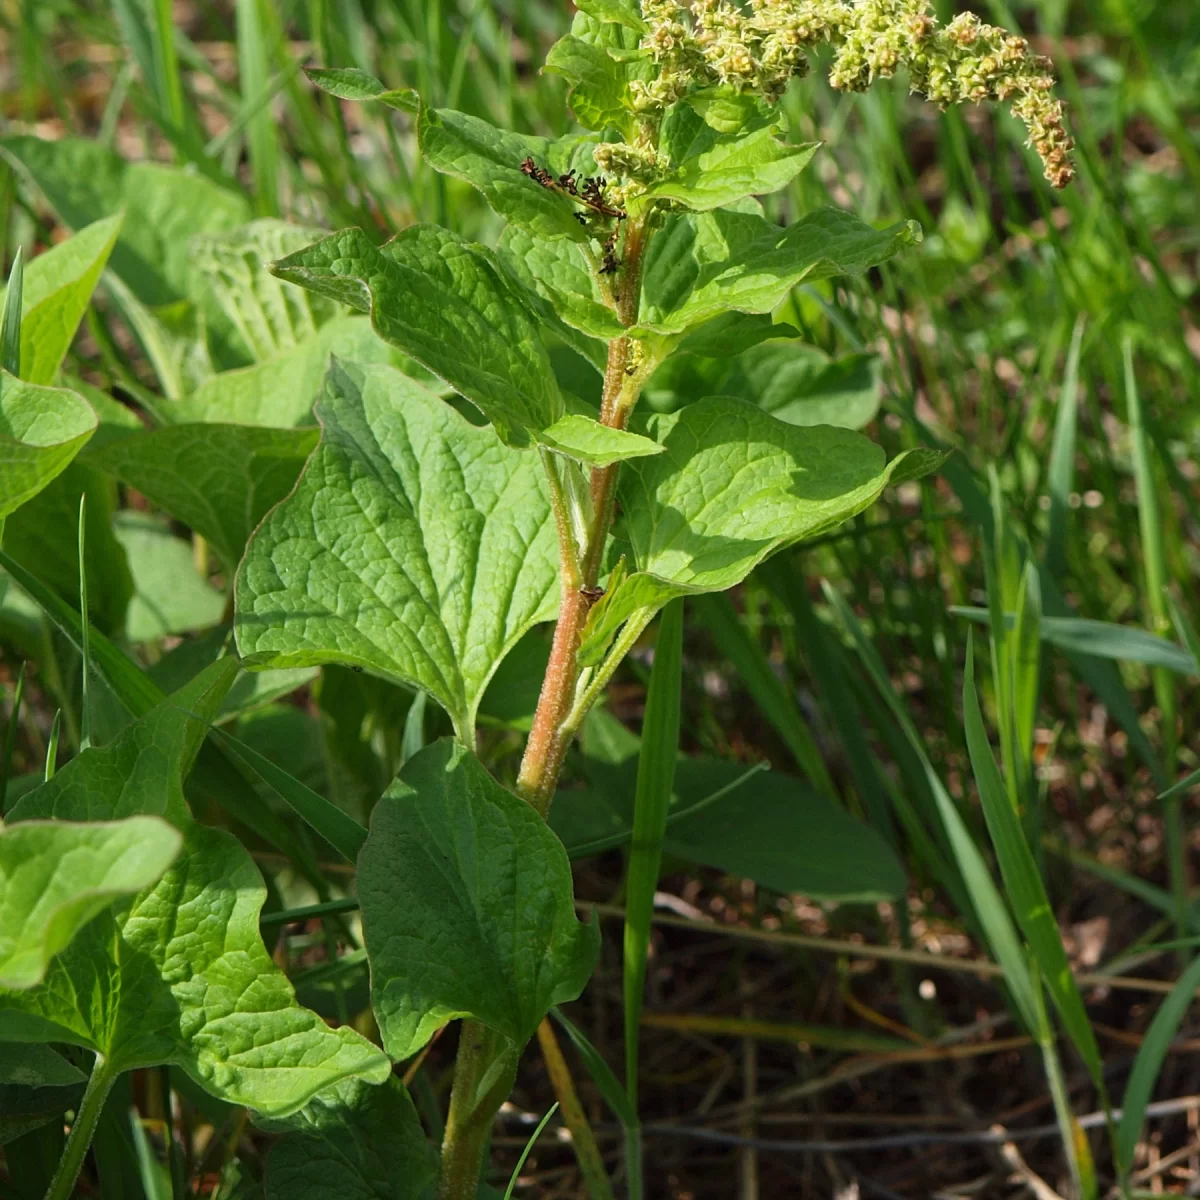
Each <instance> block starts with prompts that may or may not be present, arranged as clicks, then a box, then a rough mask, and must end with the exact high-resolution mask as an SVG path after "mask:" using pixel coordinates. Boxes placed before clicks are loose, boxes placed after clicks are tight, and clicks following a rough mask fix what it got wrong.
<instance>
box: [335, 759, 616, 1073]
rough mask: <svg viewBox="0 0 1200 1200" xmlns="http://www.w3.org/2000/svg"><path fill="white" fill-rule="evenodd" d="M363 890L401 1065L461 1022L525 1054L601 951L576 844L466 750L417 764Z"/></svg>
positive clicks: (379, 839) (374, 983) (384, 1015)
mask: <svg viewBox="0 0 1200 1200" xmlns="http://www.w3.org/2000/svg"><path fill="white" fill-rule="evenodd" d="M358 894H359V898H360V900H361V902H362V915H363V935H364V937H365V939H366V944H367V952H368V954H369V955H370V959H371V989H372V1003H373V1005H374V1008H375V1018H376V1020H377V1021H378V1022H379V1030H380V1033H381V1034H382V1036H383V1044H384V1047H385V1048H386V1049H387V1051H388V1053H389V1054H390V1055H391V1056H392V1057H393V1058H394V1059H397V1060H399V1059H404V1058H407V1057H408V1056H409V1055H410V1054H413V1053H415V1052H416V1051H417V1050H419V1049H420V1048H421V1047H422V1046H423V1045H424V1044H425V1043H426V1042H427V1041H428V1040H429V1039H430V1038H431V1037H432V1036H433V1034H434V1032H435V1031H436V1030H437V1029H438V1028H439V1027H440V1026H441V1025H443V1024H445V1022H446V1021H449V1020H452V1019H454V1018H455V1017H470V1018H473V1019H474V1020H477V1021H480V1022H482V1023H483V1024H484V1025H487V1026H489V1027H490V1028H492V1029H494V1030H496V1031H497V1032H499V1033H501V1034H503V1035H504V1036H505V1037H507V1038H508V1039H509V1040H510V1041H511V1042H513V1043H514V1044H515V1045H517V1046H523V1045H524V1044H525V1042H526V1041H528V1040H529V1038H530V1037H532V1036H533V1033H534V1031H535V1030H536V1029H537V1026H538V1023H539V1022H540V1021H541V1019H542V1018H543V1017H544V1016H545V1015H546V1013H547V1012H548V1011H549V1009H550V1007H551V1006H552V1005H555V1004H561V1003H565V1002H566V1001H568V1000H573V999H575V997H577V996H578V995H579V994H580V992H581V991H582V990H583V988H584V985H585V984H586V983H587V981H588V978H589V976H590V975H591V973H592V966H593V964H594V963H595V960H596V954H597V952H598V950H599V945H600V935H599V928H598V926H596V925H595V923H592V924H590V925H583V924H581V923H580V922H579V921H578V920H577V919H576V916H575V908H574V902H573V886H572V881H571V868H570V864H569V863H568V861H567V853H566V851H565V850H564V849H563V846H562V843H561V842H560V841H559V840H558V838H557V837H555V835H554V834H553V833H552V832H551V831H550V829H549V827H548V826H547V825H546V823H545V822H544V821H543V820H542V819H541V817H539V816H538V814H537V813H536V812H534V810H533V808H531V807H530V805H528V804H527V803H526V802H525V801H524V800H521V799H520V798H519V797H517V796H515V795H513V793H512V792H510V791H508V789H507V788H504V787H501V785H500V784H499V783H497V782H496V781H495V780H494V779H493V778H492V777H491V776H490V775H489V774H488V772H487V771H486V770H485V769H484V767H483V765H482V764H481V763H480V762H479V760H478V759H477V758H475V756H474V755H472V754H471V753H470V752H469V751H467V750H466V749H465V748H464V747H463V746H462V745H460V744H459V743H457V742H452V741H448V740H444V741H440V742H435V743H434V744H433V745H432V746H428V747H426V749H424V750H422V751H421V752H420V753H419V754H417V755H416V756H415V757H414V758H412V759H410V760H409V761H408V762H407V763H406V764H405V766H404V769H403V770H402V771H401V773H400V776H399V778H398V779H397V780H396V781H395V782H394V783H393V784H392V786H391V787H390V788H389V789H388V791H387V792H386V793H384V796H383V798H382V799H381V800H380V801H379V803H378V804H377V805H376V806H375V809H374V811H373V812H372V814H371V832H370V836H369V837H368V838H367V842H366V845H365V846H364V847H363V850H362V853H361V854H360V855H359V859H358Z"/></svg>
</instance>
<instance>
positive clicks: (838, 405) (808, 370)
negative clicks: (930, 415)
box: [733, 342, 883, 429]
mask: <svg viewBox="0 0 1200 1200" xmlns="http://www.w3.org/2000/svg"><path fill="white" fill-rule="evenodd" d="M738 365H739V367H740V368H741V375H742V380H743V382H742V384H741V386H735V388H734V389H733V390H734V394H736V395H741V396H744V397H745V398H746V399H747V400H752V401H754V403H755V404H757V405H758V406H759V407H760V408H762V409H763V410H764V411H765V412H769V413H773V414H774V415H775V416H777V417H778V418H779V419H780V420H781V421H787V423H788V424H789V425H836V426H838V427H839V428H841V429H861V428H862V427H863V426H864V425H866V424H868V423H869V422H871V421H873V420H874V419H875V415H876V414H877V413H878V412H879V404H880V401H881V400H882V399H883V385H882V380H881V377H880V366H881V364H880V361H879V359H878V358H877V357H876V356H875V355H873V354H848V355H846V356H845V357H843V358H837V359H833V358H830V357H829V356H828V355H827V354H825V353H824V352H822V351H821V350H818V349H817V348H816V347H815V346H806V345H804V344H803V343H802V342H770V343H766V344H764V345H760V346H756V347H754V348H753V349H752V350H749V351H748V352H747V353H746V354H744V355H743V356H742V359H741V361H740V362H739V364H738Z"/></svg>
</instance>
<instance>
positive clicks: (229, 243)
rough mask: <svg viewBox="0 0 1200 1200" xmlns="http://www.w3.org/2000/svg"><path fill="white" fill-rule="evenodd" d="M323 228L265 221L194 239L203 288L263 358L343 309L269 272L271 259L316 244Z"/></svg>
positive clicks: (308, 335)
mask: <svg viewBox="0 0 1200 1200" xmlns="http://www.w3.org/2000/svg"><path fill="white" fill-rule="evenodd" d="M321 232H322V231H321V230H319V229H306V228H305V227H304V226H302V225H289V224H287V223H286V222H284V221H273V220H263V221H254V222H251V224H249V225H247V226H245V227H244V228H242V229H235V230H233V231H232V232H230V233H220V234H204V235H199V236H197V237H194V238H192V241H191V249H192V264H193V266H194V267H195V270H196V272H197V274H198V275H199V277H200V279H199V281H198V284H197V286H198V287H201V288H205V289H207V290H208V292H210V293H211V296H212V299H213V301H215V302H216V303H217V304H219V305H220V306H221V307H222V308H223V309H224V310H225V312H226V313H228V314H229V317H230V319H231V320H232V321H233V324H234V326H235V327H236V328H237V331H238V333H239V334H240V335H241V338H242V341H243V342H245V344H246V347H247V348H248V349H249V351H250V353H251V354H252V355H253V356H254V358H255V360H256V361H258V362H262V361H263V360H264V359H268V358H272V357H273V356H274V355H276V354H279V353H280V352H281V351H284V350H291V349H294V348H295V347H296V346H298V345H301V344H302V343H304V342H306V341H308V340H309V339H311V338H312V337H313V335H314V334H315V333H316V332H317V330H318V329H319V328H320V327H321V326H322V325H324V324H326V323H327V322H328V321H330V320H332V319H333V318H335V317H337V316H339V315H340V314H341V312H342V309H341V307H340V306H339V305H337V304H335V303H333V302H332V301H331V300H329V299H328V298H326V297H324V296H319V295H316V294H314V293H313V292H308V291H305V290H304V289H302V288H297V287H296V286H295V285H294V284H290V283H285V282H284V281H283V280H282V279H279V278H278V277H276V276H274V275H272V274H271V272H270V271H269V270H268V267H269V266H270V264H271V263H273V262H275V261H277V260H278V259H281V258H284V257H286V256H287V255H289V254H294V253H295V252H296V251H297V250H302V249H304V247H305V246H308V245H311V244H312V242H314V241H315V240H316V239H317V238H319V237H320V236H321Z"/></svg>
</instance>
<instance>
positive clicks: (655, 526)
mask: <svg viewBox="0 0 1200 1200" xmlns="http://www.w3.org/2000/svg"><path fill="white" fill-rule="evenodd" d="M651 431H652V434H653V436H654V437H655V439H656V440H657V441H659V442H660V443H661V444H662V445H663V447H664V449H665V453H663V454H660V455H658V456H657V457H654V458H644V459H636V460H634V461H633V462H631V463H630V464H629V465H628V466H627V467H626V469H625V471H624V472H623V474H622V481H621V495H622V506H623V508H624V511H625V512H626V514H627V517H626V535H627V537H628V539H629V542H630V545H631V547H632V550H633V557H634V562H635V565H636V567H637V571H636V573H634V574H632V575H629V576H627V577H626V578H624V579H622V580H620V581H619V582H618V583H617V586H616V587H610V590H609V592H608V594H607V595H606V596H605V597H604V598H603V600H602V601H601V602H600V603H598V604H597V605H596V606H595V607H594V608H593V609H592V613H591V616H590V618H589V622H588V627H587V629H586V630H585V634H584V653H585V657H586V658H587V659H588V660H589V661H595V659H596V658H597V657H598V655H599V654H601V653H602V652H603V649H604V647H605V646H606V645H607V642H608V640H609V639H610V638H611V636H612V634H613V633H614V632H615V630H616V628H617V627H618V626H619V625H620V624H622V623H623V622H624V621H625V620H627V619H628V618H629V617H631V616H632V615H633V614H635V613H639V612H640V614H641V617H640V619H645V618H646V616H647V614H650V613H653V612H654V611H655V610H656V609H657V608H660V607H661V606H662V605H663V604H665V603H666V601H667V600H668V599H670V597H671V596H675V595H684V594H686V593H688V592H716V591H724V590H725V589H726V588H730V587H733V586H734V584H736V583H740V582H741V580H743V579H744V578H745V577H746V576H747V575H748V574H749V573H750V571H751V570H753V568H754V567H755V566H756V565H757V564H758V563H760V562H761V561H762V560H763V559H764V558H766V557H767V556H768V555H769V554H773V553H774V552H775V551H776V550H779V549H782V548H783V547H784V546H788V545H792V544H793V543H795V542H799V541H801V540H803V539H805V538H809V537H814V536H816V535H817V534H820V533H823V532H825V531H826V530H828V529H831V528H833V527H834V526H836V525H839V524H840V523H841V522H842V521H845V520H846V519H847V518H849V517H852V516H854V515H855V514H856V513H860V512H862V511H863V510H864V509H865V508H867V507H869V506H870V505H871V504H873V503H874V502H875V500H876V499H878V497H879V495H880V493H881V492H882V491H883V489H884V488H885V487H886V486H887V485H888V484H889V483H899V482H901V481H902V480H905V479H913V478H917V477H919V476H921V475H924V474H927V473H928V472H929V471H932V470H934V469H935V468H936V467H937V466H938V465H939V464H940V463H941V462H942V461H943V457H944V456H942V455H940V454H937V453H933V452H928V451H922V450H910V451H908V452H906V453H905V454H902V455H900V456H898V457H897V458H895V459H893V460H892V461H891V462H890V463H888V462H887V461H886V459H885V455H884V452H883V450H882V449H880V447H878V446H876V445H875V444H874V443H873V442H870V441H868V440H867V439H866V438H864V437H862V436H861V435H860V434H857V433H853V432H851V431H850V430H846V429H835V428H831V427H829V426H823V425H819V426H815V427H813V428H811V429H797V428H796V427H795V426H792V425H788V424H785V423H784V422H783V421H780V420H777V419H776V418H775V417H772V416H770V415H769V414H767V413H764V412H763V411H762V410H761V409H759V408H757V407H755V406H754V405H751V404H748V403H746V402H745V401H741V400H734V399H728V398H724V397H715V398H712V399H708V400H700V401H697V402H696V403H695V404H691V405H689V406H688V407H687V408H685V409H683V410H682V411H681V412H679V413H675V414H672V415H670V416H666V417H659V418H654V419H652V421H651Z"/></svg>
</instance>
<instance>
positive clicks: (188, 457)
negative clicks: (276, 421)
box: [87, 424, 318, 575]
mask: <svg viewBox="0 0 1200 1200" xmlns="http://www.w3.org/2000/svg"><path fill="white" fill-rule="evenodd" d="M317 436H318V434H317V431H316V430H315V429H264V428H259V427H256V426H251V425H215V424H212V425H210V424H205V425H174V426H169V427H168V428H165V429H156V430H147V431H144V432H139V433H134V434H131V435H130V436H129V437H125V438H121V439H119V440H117V441H110V442H109V443H108V444H107V445H105V446H103V447H102V448H100V449H99V450H96V451H94V452H93V453H91V454H89V456H88V459H87V461H88V462H89V463H90V464H91V465H93V466H96V467H99V468H100V469H102V470H105V471H108V472H109V473H110V474H112V475H115V476H116V477H117V478H118V479H119V480H121V482H122V483H127V484H129V485H130V486H131V487H135V488H137V490H138V491H139V492H141V493H142V495H144V496H145V497H146V498H147V499H148V500H150V501H151V502H152V503H154V504H156V505H158V506H159V507H160V508H162V509H163V510H164V511H166V512H168V513H170V514H171V516H173V517H175V518H176V519H177V520H180V521H182V522H183V523H184V524H185V525H187V526H188V527H189V528H191V529H194V530H195V531H196V532H197V533H199V534H203V536H204V537H206V538H207V539H208V541H209V543H210V544H211V545H212V547H213V549H214V550H215V551H216V552H217V553H218V554H219V555H220V556H221V558H222V560H223V562H224V565H225V568H226V570H227V571H228V572H229V573H230V574H231V575H232V573H233V571H234V569H235V568H236V566H237V564H238V562H239V560H240V559H241V557H242V552H243V551H244V550H245V548H246V542H247V540H248V539H249V537H250V534H251V533H252V532H253V531H254V529H255V528H256V527H257V525H258V523H259V522H260V521H261V520H262V519H263V517H264V516H265V515H266V513H267V511H268V510H269V509H271V508H273V507H274V506H275V505H276V504H278V503H279V501H280V500H282V499H283V497H284V496H286V495H287V493H288V492H289V491H291V489H292V487H293V486H294V484H295V482H296V478H297V476H299V474H300V468H301V467H302V466H303V465H304V460H305V459H306V458H307V457H308V455H309V454H310V453H311V451H312V449H313V447H314V446H315V445H316V444H317Z"/></svg>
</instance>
